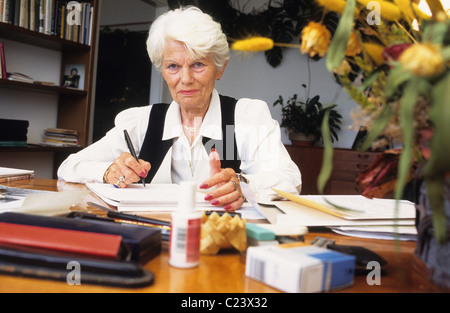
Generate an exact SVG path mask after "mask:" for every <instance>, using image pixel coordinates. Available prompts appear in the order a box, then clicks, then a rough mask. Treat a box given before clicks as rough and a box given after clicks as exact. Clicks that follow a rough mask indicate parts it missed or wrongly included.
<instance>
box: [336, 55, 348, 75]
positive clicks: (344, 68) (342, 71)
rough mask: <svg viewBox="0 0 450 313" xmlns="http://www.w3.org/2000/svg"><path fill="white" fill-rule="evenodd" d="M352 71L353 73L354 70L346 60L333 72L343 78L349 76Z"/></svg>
mask: <svg viewBox="0 0 450 313" xmlns="http://www.w3.org/2000/svg"><path fill="white" fill-rule="evenodd" d="M351 71H352V68H351V66H350V64H349V63H348V62H347V60H346V59H344V60H342V63H341V65H339V67H337V68H335V69H334V70H333V72H335V73H336V74H338V75H341V76H344V75H347V74H348V73H350V72H351Z"/></svg>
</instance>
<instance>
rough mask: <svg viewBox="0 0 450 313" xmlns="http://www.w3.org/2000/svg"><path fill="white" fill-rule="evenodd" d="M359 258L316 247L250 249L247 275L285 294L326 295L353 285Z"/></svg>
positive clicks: (248, 251) (247, 260) (248, 250)
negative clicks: (306, 293)
mask: <svg viewBox="0 0 450 313" xmlns="http://www.w3.org/2000/svg"><path fill="white" fill-rule="evenodd" d="M354 269H355V257H354V256H350V255H346V254H343V253H339V252H336V251H332V250H328V249H324V248H319V247H313V246H302V247H289V248H287V247H282V246H260V247H249V248H248V249H247V259H246V268H245V275H246V276H248V277H250V278H253V279H256V280H259V281H261V282H263V283H265V284H267V285H269V286H272V287H274V288H277V289H279V290H281V291H285V292H322V291H328V290H330V289H336V288H339V287H344V286H348V285H351V284H352V283H353V277H354Z"/></svg>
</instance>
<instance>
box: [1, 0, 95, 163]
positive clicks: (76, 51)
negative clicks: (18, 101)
mask: <svg viewBox="0 0 450 313" xmlns="http://www.w3.org/2000/svg"><path fill="white" fill-rule="evenodd" d="M84 2H90V3H91V5H92V6H93V15H92V18H93V22H92V32H91V35H92V38H91V45H86V44H81V43H77V42H74V41H70V40H66V39H62V38H59V37H57V36H54V35H48V34H44V33H40V32H37V31H32V30H29V29H26V28H23V27H19V26H15V25H12V24H8V23H3V22H0V41H1V40H2V39H8V40H12V41H17V42H20V43H26V44H29V45H33V46H37V47H42V48H46V49H51V50H55V51H61V53H62V58H61V73H60V81H61V80H62V77H63V75H64V71H65V66H66V65H67V64H84V65H85V81H84V90H78V89H73V88H64V87H61V86H48V85H40V84H31V83H24V82H17V81H9V80H5V79H3V80H2V79H0V89H1V88H8V89H16V90H18V91H21V92H23V91H25V92H35V93H50V94H55V95H57V96H58V105H57V110H58V112H57V121H56V127H58V128H66V129H73V130H76V131H77V133H78V142H79V144H80V146H81V147H86V146H87V145H88V137H89V121H90V112H91V106H92V103H91V101H92V92H93V89H94V88H95V81H93V77H94V70H95V69H94V64H95V57H96V56H95V50H96V49H95V47H96V43H97V38H96V36H97V32H96V29H97V23H98V17H99V0H90V1H84ZM6 62H8V59H6ZM6 67H7V70H8V63H6ZM34 78H35V79H37V80H39V77H34ZM49 127H52V126H51V125H49ZM77 149H78V150H79V149H80V148H77V147H62V148H54V147H47V146H38V147H36V146H32V145H30V146H28V147H0V152H24V153H26V152H31V151H39V152H45V151H48V152H54V153H56V154H57V155H56V157H55V164H54V168H57V167H58V166H59V164H56V163H60V162H61V160H63V159H64V155H67V154H69V153H72V152H74V151H76V150H77ZM58 154H59V155H58Z"/></svg>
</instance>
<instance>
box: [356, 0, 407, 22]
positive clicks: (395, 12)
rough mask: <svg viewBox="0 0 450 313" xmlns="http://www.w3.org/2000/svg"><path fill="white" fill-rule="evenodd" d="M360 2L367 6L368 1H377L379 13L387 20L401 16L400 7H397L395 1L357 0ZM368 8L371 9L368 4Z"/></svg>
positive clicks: (394, 19) (397, 18) (393, 19)
mask: <svg viewBox="0 0 450 313" xmlns="http://www.w3.org/2000/svg"><path fill="white" fill-rule="evenodd" d="M357 1H358V2H359V3H360V4H362V5H364V7H367V5H368V4H369V3H370V2H378V4H379V5H380V10H379V13H380V15H381V17H382V18H384V19H386V20H388V21H397V20H399V19H400V18H401V16H402V13H401V12H400V9H399V8H398V6H397V5H395V3H392V2H387V1H383V0H357ZM368 9H369V10H372V9H371V7H370V6H369V8H368Z"/></svg>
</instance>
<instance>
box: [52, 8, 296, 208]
mask: <svg viewBox="0 0 450 313" xmlns="http://www.w3.org/2000/svg"><path fill="white" fill-rule="evenodd" d="M147 49H148V53H149V56H150V59H151V61H152V63H153V64H154V65H155V67H156V68H157V69H158V70H159V71H160V72H161V73H162V76H163V78H164V80H165V81H166V82H167V85H168V88H169V90H170V93H171V96H172V98H173V101H172V103H170V105H168V104H153V105H149V106H145V107H138V108H130V109H127V110H124V111H123V112H121V113H119V114H118V115H117V117H116V119H115V127H114V128H113V129H112V130H110V131H109V132H108V133H107V134H106V135H105V136H104V137H103V138H102V139H100V140H99V141H98V142H96V143H94V144H92V145H90V146H89V147H87V148H85V149H83V150H82V151H80V152H78V153H76V154H72V155H70V156H69V157H68V158H67V159H66V160H65V161H64V162H63V163H62V165H61V167H60V168H59V170H58V178H59V179H63V180H66V181H71V182H79V183H86V182H105V183H111V184H114V185H115V186H116V187H118V188H119V187H120V188H125V187H127V186H128V185H129V184H133V183H136V182H139V181H140V180H141V179H142V178H145V180H146V182H148V183H179V182H181V181H183V180H194V181H196V182H197V184H198V186H199V188H200V189H205V194H206V196H205V200H207V201H210V202H211V204H212V205H217V206H221V207H223V208H225V209H227V210H235V209H238V208H239V207H241V205H242V204H243V203H244V201H245V198H244V196H243V194H242V189H241V182H242V181H245V182H246V183H248V185H249V186H250V190H252V191H253V193H254V194H256V196H257V197H258V196H262V195H267V194H270V193H272V194H273V191H272V190H271V187H275V188H279V189H282V190H285V191H288V192H294V193H296V192H298V191H299V190H300V186H301V175H300V171H299V169H298V168H297V166H296V165H295V164H294V163H293V162H292V160H291V159H290V157H289V154H288V153H287V151H286V149H285V147H284V146H283V144H282V142H281V139H280V138H281V136H280V127H279V125H278V123H277V122H276V121H274V120H273V119H272V117H271V115H270V112H269V110H268V107H267V104H266V103H265V102H263V101H260V100H252V99H247V98H242V99H239V100H236V99H233V98H230V97H226V96H222V95H219V94H218V92H217V91H216V89H215V81H216V80H219V79H220V78H221V77H222V75H223V73H224V71H225V67H226V65H227V63H228V58H229V47H228V42H227V39H226V36H225V35H224V34H223V32H222V30H221V27H220V24H218V23H217V22H215V21H213V20H212V18H211V17H210V16H209V15H207V14H204V13H203V12H201V11H200V10H199V9H197V8H195V7H188V8H181V9H177V10H173V11H169V12H167V13H165V14H163V15H161V16H160V17H158V18H157V19H156V20H155V22H154V23H153V25H152V26H151V28H150V32H149V36H148V40H147ZM124 130H127V132H128V133H129V135H130V138H131V141H132V144H133V146H134V149H135V152H136V155H137V156H138V159H139V160H138V161H137V160H136V159H135V158H133V156H132V155H131V154H130V153H129V152H128V151H129V150H128V147H127V144H126V141H125V139H124Z"/></svg>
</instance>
